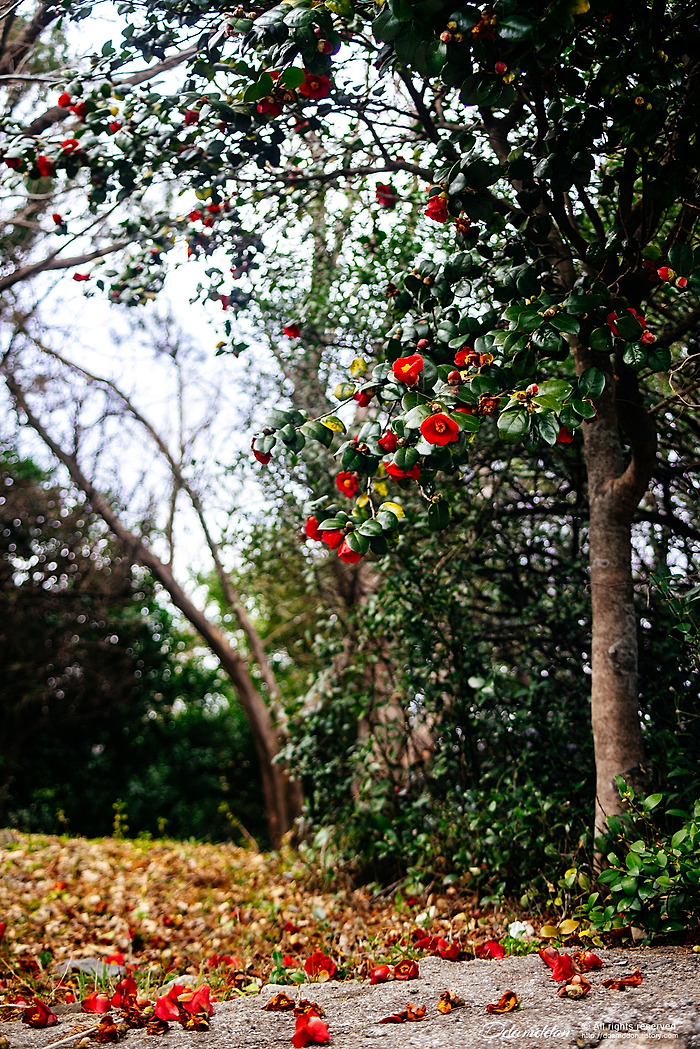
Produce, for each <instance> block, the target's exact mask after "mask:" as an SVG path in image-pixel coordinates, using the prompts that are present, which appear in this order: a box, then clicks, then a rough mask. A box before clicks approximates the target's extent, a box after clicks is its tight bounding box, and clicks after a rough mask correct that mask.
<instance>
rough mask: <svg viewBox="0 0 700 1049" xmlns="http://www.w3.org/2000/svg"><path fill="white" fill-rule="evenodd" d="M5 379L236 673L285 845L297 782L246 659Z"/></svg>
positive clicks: (117, 531) (127, 542)
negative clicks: (293, 781) (282, 756)
mask: <svg viewBox="0 0 700 1049" xmlns="http://www.w3.org/2000/svg"><path fill="white" fill-rule="evenodd" d="M5 379H6V382H7V385H8V388H9V390H10V393H11V394H12V397H13V399H14V402H15V405H16V407H17V410H18V411H21V412H23V413H24V414H25V416H26V418H27V422H28V423H29V425H30V426H31V427H32V429H34V430H35V431H36V433H37V434H38V435H39V436H40V437H41V439H42V440H43V441H44V443H45V444H46V445H47V446H48V447H49V448H50V449H51V451H52V452H53V454H54V455H55V457H56V458H57V459H58V460H59V461H60V462H62V463H63V465H64V466H65V467H66V468H67V470H68V472H69V473H70V475H71V478H72V479H73V482H74V483H75V484H76V486H77V487H78V488H79V489H80V491H81V492H83V494H84V495H85V498H86V499H87V501H88V503H89V504H90V506H91V507H92V509H93V510H94V511H95V512H96V513H98V514H99V515H100V517H102V519H103V520H104V521H105V523H106V524H107V526H108V527H109V528H110V530H111V531H112V532H113V533H114V535H115V536H116V537H117V539H119V541H120V542H121V543H122V545H123V546H124V548H125V549H126V550H127V551H128V552H129V556H130V557H131V558H132V559H133V561H134V563H139V564H142V565H143V566H144V567H145V568H148V569H149V571H150V572H151V573H152V575H153V576H154V578H155V579H157V580H158V582H159V583H160V584H161V585H162V586H163V587H164V589H165V590H166V591H167V592H168V594H169V595H170V598H171V600H172V602H173V604H174V605H175V606H176V607H177V608H179V609H180V611H181V612H182V613H183V615H184V616H186V618H187V619H188V620H189V622H190V623H191V624H192V626H193V627H194V628H195V630H197V632H198V633H199V634H200V635H201V637H202V638H203V639H204V641H205V642H206V644H207V645H208V646H209V648H210V650H211V651H212V653H213V654H214V655H215V656H216V657H217V659H218V660H219V662H220V664H221V666H222V668H223V670H224V671H225V672H226V673H227V674H228V676H229V677H230V679H231V682H232V683H233V686H234V688H235V689H236V693H237V695H238V699H239V701H240V704H241V706H242V708H243V711H244V713H245V715H246V718H247V720H248V724H249V725H250V729H251V732H252V735H253V741H254V744H255V749H256V753H257V756H258V761H259V764H260V776H261V781H262V790H263V798H264V803H265V814H266V817H267V824H268V833H269V837H270V844H271V846H272V848H273V849H276V848H279V846H280V845H281V842H282V837H283V835H284V834H285V833H286V832H287V831H288V830H289V829H290V828H291V826H292V823H293V820H294V818H295V816H296V815H298V813H297V812H296V811H295V810H296V806H297V803H298V790H297V789H296V785H292V784H291V781H290V780H289V777H288V775H287V773H286V771H285V769H284V767H283V766H282V765H281V764H280V763H278V762H277V761H276V760H275V758H276V757H277V755H278V754H279V751H280V741H279V739H278V736H277V732H276V731H275V728H274V726H273V724H272V719H271V717H270V712H269V710H268V708H267V706H266V705H265V703H264V701H263V699H262V697H261V696H260V694H259V692H258V691H257V689H256V687H255V685H254V683H253V681H252V679H251V677H250V674H249V673H248V670H247V667H246V665H245V663H244V661H243V660H242V659H241V657H240V656H239V655H238V653H237V652H236V651H235V649H233V648H232V647H231V645H229V643H228V642H227V641H226V639H225V638H224V636H223V635H222V634H221V632H220V631H219V630H218V629H217V628H216V627H215V626H214V624H213V623H211V622H210V621H209V620H208V619H207V617H206V616H205V615H204V613H203V612H202V611H201V610H200V609H199V608H197V606H196V605H194V604H193V602H192V601H191V600H190V598H189V597H188V596H187V594H186V593H185V592H184V590H183V589H182V587H181V586H180V585H179V583H178V582H177V581H176V579H175V578H174V576H173V574H172V572H171V570H170V568H169V567H168V566H167V565H166V564H164V562H163V561H161V560H160V558H159V557H158V556H157V555H156V554H155V553H154V552H153V551H152V550H151V549H149V547H148V546H146V544H145V542H144V540H143V539H142V538H141V537H140V536H138V535H135V534H134V533H133V532H131V531H129V529H128V528H126V527H125V525H123V524H122V522H121V521H120V520H119V518H118V516H117V515H116V513H115V512H114V510H113V509H112V507H111V505H110V504H109V502H108V501H107V499H106V498H105V497H104V495H102V493H101V492H99V491H98V490H97V489H96V488H95V486H94V485H93V484H92V482H91V481H90V480H89V479H88V478H87V477H86V476H85V474H84V473H83V471H82V470H81V468H80V466H79V464H78V462H77V460H76V458H75V456H73V455H71V454H70V453H69V452H67V451H65V449H64V448H62V447H61V446H60V445H59V444H58V443H57V442H56V441H55V440H54V439H53V438H52V437H51V435H50V434H49V433H48V431H47V430H46V428H45V427H44V425H43V424H42V423H41V421H40V420H39V419H38V418H37V416H35V415H34V413H33V412H32V410H31V408H30V407H29V405H28V404H27V401H26V398H25V396H24V392H23V391H22V389H21V387H20V386H19V384H18V383H17V382H16V380H15V379H14V378H13V376H12V375H10V374H8V373H7V372H6V374H5Z"/></svg>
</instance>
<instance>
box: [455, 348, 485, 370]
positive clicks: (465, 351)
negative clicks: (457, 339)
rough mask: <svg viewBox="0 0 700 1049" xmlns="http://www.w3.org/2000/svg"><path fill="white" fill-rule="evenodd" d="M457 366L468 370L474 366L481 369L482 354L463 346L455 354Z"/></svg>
mask: <svg viewBox="0 0 700 1049" xmlns="http://www.w3.org/2000/svg"><path fill="white" fill-rule="evenodd" d="M455 364H456V365H457V367H458V368H468V367H469V366H470V365H472V364H473V365H474V366H475V367H476V368H479V367H481V354H480V353H477V352H476V350H473V349H472V348H471V346H463V347H462V349H461V350H457V352H456V353H455Z"/></svg>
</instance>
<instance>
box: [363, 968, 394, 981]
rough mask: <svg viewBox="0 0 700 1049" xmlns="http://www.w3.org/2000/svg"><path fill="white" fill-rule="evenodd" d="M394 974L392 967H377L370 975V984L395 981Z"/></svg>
mask: <svg viewBox="0 0 700 1049" xmlns="http://www.w3.org/2000/svg"><path fill="white" fill-rule="evenodd" d="M393 976H394V973H393V971H392V968H391V966H390V965H377V966H376V967H375V968H374V969H372V972H371V973H370V974H369V982H370V983H386V982H387V980H391V979H393Z"/></svg>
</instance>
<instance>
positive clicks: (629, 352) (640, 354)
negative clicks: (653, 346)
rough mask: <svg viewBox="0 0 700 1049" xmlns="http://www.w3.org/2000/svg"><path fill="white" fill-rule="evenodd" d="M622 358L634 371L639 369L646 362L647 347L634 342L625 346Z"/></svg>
mask: <svg viewBox="0 0 700 1049" xmlns="http://www.w3.org/2000/svg"><path fill="white" fill-rule="evenodd" d="M622 359H623V361H624V362H625V364H628V365H629V366H630V368H633V369H634V371H639V370H640V368H643V367H644V365H645V364H646V362H647V348H646V346H644V345H643V344H642V345H637V344H636V343H634V344H633V345H632V346H626V347H625V352H624V353H623V354H622Z"/></svg>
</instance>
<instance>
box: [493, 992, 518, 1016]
mask: <svg viewBox="0 0 700 1049" xmlns="http://www.w3.org/2000/svg"><path fill="white" fill-rule="evenodd" d="M517 1005H518V996H517V994H516V993H515V991H506V992H505V994H503V995H502V996H501V997H500V999H499V1000H498V1001H497V1002H495V1003H493V1002H491V1004H490V1005H487V1006H486V1012H487V1013H510V1012H512V1011H513V1009H515V1008H516V1006H517Z"/></svg>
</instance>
